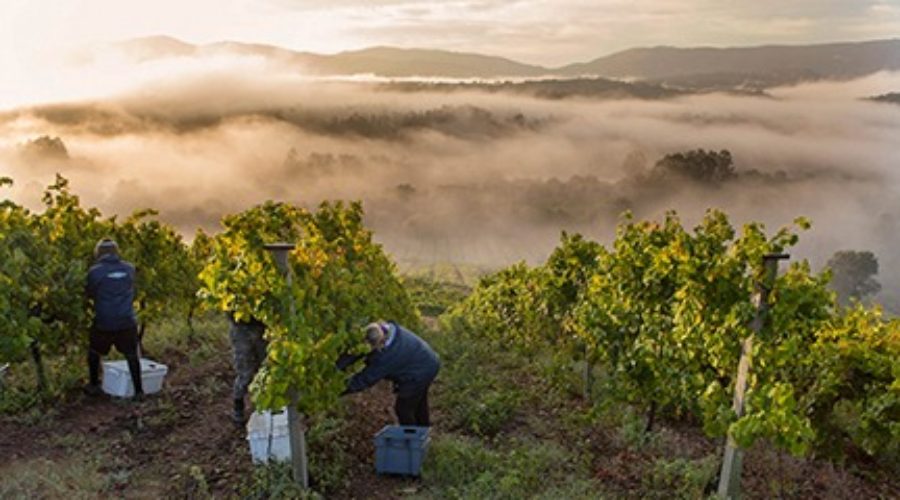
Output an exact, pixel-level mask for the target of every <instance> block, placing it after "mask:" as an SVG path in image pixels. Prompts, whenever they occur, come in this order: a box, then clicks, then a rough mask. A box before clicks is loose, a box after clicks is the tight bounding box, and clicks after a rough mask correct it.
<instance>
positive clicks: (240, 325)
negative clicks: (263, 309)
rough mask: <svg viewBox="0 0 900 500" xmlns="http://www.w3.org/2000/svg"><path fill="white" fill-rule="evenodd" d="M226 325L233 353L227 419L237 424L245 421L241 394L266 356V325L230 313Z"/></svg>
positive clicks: (242, 395) (245, 390)
mask: <svg viewBox="0 0 900 500" xmlns="http://www.w3.org/2000/svg"><path fill="white" fill-rule="evenodd" d="M228 322H229V324H230V327H229V329H228V336H229V337H231V349H232V352H233V354H234V371H235V377H234V386H233V387H232V396H233V398H234V399H233V401H234V407H233V410H232V413H231V421H232V422H234V425H236V426H238V427H241V426H243V425H244V424H245V423H246V422H247V414H246V412H245V405H244V398H245V397H246V396H247V389H248V388H249V387H250V382H252V381H253V377H255V376H256V372H258V371H259V367H260V366H261V365H262V363H263V361H265V360H266V348H267V346H268V343H267V342H266V336H265V335H266V325H264V324H263V323H262V322H261V321H259V320H257V319H256V318H251V319H250V320H249V321H245V322H242V321H237V320H236V319H235V318H234V315H233V314H229V315H228Z"/></svg>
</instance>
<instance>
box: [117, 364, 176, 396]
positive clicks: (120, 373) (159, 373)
mask: <svg viewBox="0 0 900 500" xmlns="http://www.w3.org/2000/svg"><path fill="white" fill-rule="evenodd" d="M168 372H169V367H168V366H166V365H164V364H162V363H157V362H156V361H151V360H149V359H146V358H141V385H143V386H144V387H143V389H144V394H153V393H154V392H159V391H160V390H161V389H162V384H163V379H164V378H165V376H166V373H168ZM103 392H105V393H107V394H109V395H111V396H117V397H120V398H130V397H131V396H134V384H132V383H131V372H129V371H128V362H127V361H125V360H124V359H123V360H119V361H104V362H103Z"/></svg>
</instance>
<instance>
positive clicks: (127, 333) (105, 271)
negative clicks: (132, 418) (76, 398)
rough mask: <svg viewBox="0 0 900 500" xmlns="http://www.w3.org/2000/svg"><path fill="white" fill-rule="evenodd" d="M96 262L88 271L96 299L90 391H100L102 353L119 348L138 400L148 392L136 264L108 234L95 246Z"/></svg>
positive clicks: (90, 294) (89, 286) (92, 296)
mask: <svg viewBox="0 0 900 500" xmlns="http://www.w3.org/2000/svg"><path fill="white" fill-rule="evenodd" d="M94 258H95V259H96V264H94V265H93V266H92V267H91V269H90V270H89V271H88V277H87V296H88V298H90V299H91V300H92V301H93V303H94V323H93V324H92V325H91V337H90V345H89V346H88V370H89V373H90V377H91V378H90V383H88V385H87V386H86V387H85V392H87V393H88V394H89V395H92V396H94V395H99V394H101V393H102V391H101V389H100V357H101V356H106V355H107V354H109V349H110V347H112V346H116V349H117V350H118V351H119V352H121V353H122V354H123V355H125V359H126V360H128V371H129V372H130V373H131V383H132V384H134V400H135V401H140V400H141V399H142V398H143V396H144V389H143V386H142V385H141V363H140V360H139V359H138V335H137V318H136V316H135V314H134V305H133V302H134V276H135V270H134V266H133V265H131V264H130V263H129V262H126V261H124V260H122V258H121V257H119V246H118V245H117V244H116V242H115V241H113V240H111V239H109V238H105V239H102V240H100V242H99V243H97V246H96V247H94Z"/></svg>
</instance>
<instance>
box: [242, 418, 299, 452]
mask: <svg viewBox="0 0 900 500" xmlns="http://www.w3.org/2000/svg"><path fill="white" fill-rule="evenodd" d="M247 441H248V442H249V443H250V456H251V457H252V458H253V463H255V464H260V463H266V462H268V461H269V460H274V461H278V462H283V461H287V460H290V459H291V438H290V434H289V432H288V421H287V408H282V409H281V410H279V411H278V412H276V413H272V412H270V411H264V412H254V413H253V415H250V420H249V421H247Z"/></svg>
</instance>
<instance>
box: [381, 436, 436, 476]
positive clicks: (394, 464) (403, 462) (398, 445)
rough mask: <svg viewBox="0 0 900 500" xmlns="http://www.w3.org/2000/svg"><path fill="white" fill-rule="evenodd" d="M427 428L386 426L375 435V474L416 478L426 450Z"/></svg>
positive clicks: (428, 440)
mask: <svg viewBox="0 0 900 500" xmlns="http://www.w3.org/2000/svg"><path fill="white" fill-rule="evenodd" d="M429 430H430V428H429V427H416V426H411V425H387V426H385V427H384V428H383V429H381V431H379V432H378V434H375V472H377V473H378V474H403V475H406V476H418V475H420V474H421V471H422V461H423V460H425V452H426V451H427V450H428V443H429V442H430V441H431V439H430V438H429Z"/></svg>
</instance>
